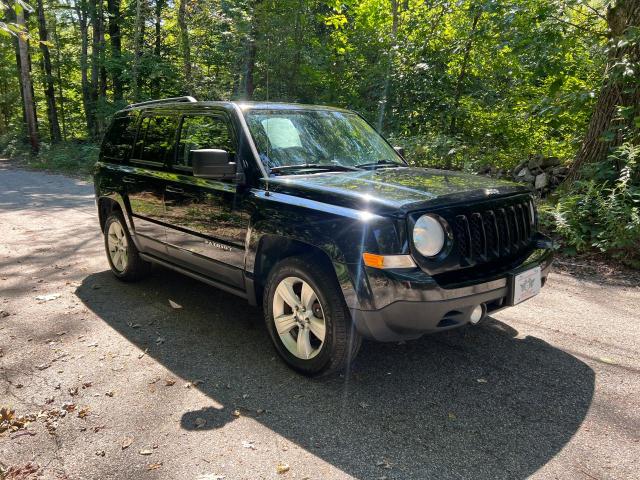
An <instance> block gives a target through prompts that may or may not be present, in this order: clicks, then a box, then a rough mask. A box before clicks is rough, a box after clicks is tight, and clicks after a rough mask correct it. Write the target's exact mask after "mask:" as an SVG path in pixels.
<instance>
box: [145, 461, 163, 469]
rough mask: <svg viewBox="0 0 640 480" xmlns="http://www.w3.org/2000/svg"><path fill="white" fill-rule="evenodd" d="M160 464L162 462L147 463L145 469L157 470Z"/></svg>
mask: <svg viewBox="0 0 640 480" xmlns="http://www.w3.org/2000/svg"><path fill="white" fill-rule="evenodd" d="M161 466H162V462H158V463H150V464H149V465H147V470H157V469H159V468H160V467H161Z"/></svg>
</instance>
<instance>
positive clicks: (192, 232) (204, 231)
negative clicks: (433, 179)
mask: <svg viewBox="0 0 640 480" xmlns="http://www.w3.org/2000/svg"><path fill="white" fill-rule="evenodd" d="M203 148H217V149H222V150H226V151H227V152H229V153H230V154H231V155H236V154H237V136H236V135H235V132H234V129H233V127H232V124H231V122H230V119H229V118H228V116H227V115H226V113H225V112H222V111H221V112H219V113H215V114H213V113H207V114H192V115H184V116H183V117H182V120H181V122H180V131H179V137H178V143H177V155H176V160H175V161H174V164H173V166H172V169H171V178H172V180H170V181H168V183H167V186H166V190H165V197H164V198H165V209H166V214H167V216H168V218H169V220H168V221H167V224H168V228H167V243H168V246H169V249H170V250H171V255H175V256H177V257H178V258H180V260H182V262H183V263H186V264H188V266H189V268H191V269H192V270H195V271H197V272H199V273H203V274H205V275H208V276H210V277H212V278H214V279H216V280H218V281H221V282H224V283H226V284H229V285H232V286H235V287H240V288H243V287H244V277H243V270H244V249H245V240H246V235H247V229H248V227H249V213H248V212H247V210H246V208H247V203H246V202H245V201H244V195H243V194H242V192H239V191H238V188H237V186H236V185H235V184H234V183H233V182H232V181H217V180H208V179H204V178H198V177H194V176H193V174H192V169H191V157H192V154H191V151H192V150H197V149H203Z"/></svg>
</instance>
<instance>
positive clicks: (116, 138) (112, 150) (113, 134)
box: [102, 114, 136, 162]
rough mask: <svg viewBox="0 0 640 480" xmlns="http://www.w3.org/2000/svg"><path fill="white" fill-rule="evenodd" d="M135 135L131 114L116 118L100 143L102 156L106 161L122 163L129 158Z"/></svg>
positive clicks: (133, 120)
mask: <svg viewBox="0 0 640 480" xmlns="http://www.w3.org/2000/svg"><path fill="white" fill-rule="evenodd" d="M135 135H136V116H135V115H133V114H130V115H127V116H124V117H118V118H115V119H114V120H113V122H112V123H111V128H109V131H108V132H107V134H106V135H105V137H104V141H103V143H102V155H103V156H104V158H105V159H107V160H115V161H118V162H122V161H124V160H127V159H128V158H129V155H130V154H131V149H132V147H133V141H134V139H135Z"/></svg>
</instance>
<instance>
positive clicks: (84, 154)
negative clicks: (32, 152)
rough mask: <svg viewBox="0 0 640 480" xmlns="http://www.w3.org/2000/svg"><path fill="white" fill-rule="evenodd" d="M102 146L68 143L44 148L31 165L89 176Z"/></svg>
mask: <svg viewBox="0 0 640 480" xmlns="http://www.w3.org/2000/svg"><path fill="white" fill-rule="evenodd" d="M99 152H100V146H99V145H96V144H95V143H88V142H87V143H85V142H67V143H61V144H58V145H53V146H51V147H47V148H43V149H42V150H41V152H40V153H39V154H38V156H37V157H35V158H33V159H32V160H31V161H30V162H29V165H30V166H32V167H34V168H42V169H45V170H54V171H57V172H63V173H71V174H74V175H88V174H89V173H91V170H92V169H93V165H94V164H95V163H96V161H97V160H98V153H99Z"/></svg>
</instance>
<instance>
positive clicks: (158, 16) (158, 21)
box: [151, 0, 164, 98]
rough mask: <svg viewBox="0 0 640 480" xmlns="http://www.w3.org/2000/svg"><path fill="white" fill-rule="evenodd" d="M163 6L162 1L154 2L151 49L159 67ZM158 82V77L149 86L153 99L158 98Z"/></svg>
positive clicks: (159, 79)
mask: <svg viewBox="0 0 640 480" xmlns="http://www.w3.org/2000/svg"><path fill="white" fill-rule="evenodd" d="M163 6H164V0H156V8H155V45H154V47H153V55H154V57H155V58H156V62H157V64H158V65H160V63H161V61H162V58H161V53H162V7H163ZM160 81H161V78H160V76H159V75H157V74H156V76H155V77H154V79H153V82H152V84H151V91H152V92H153V98H159V97H160Z"/></svg>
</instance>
